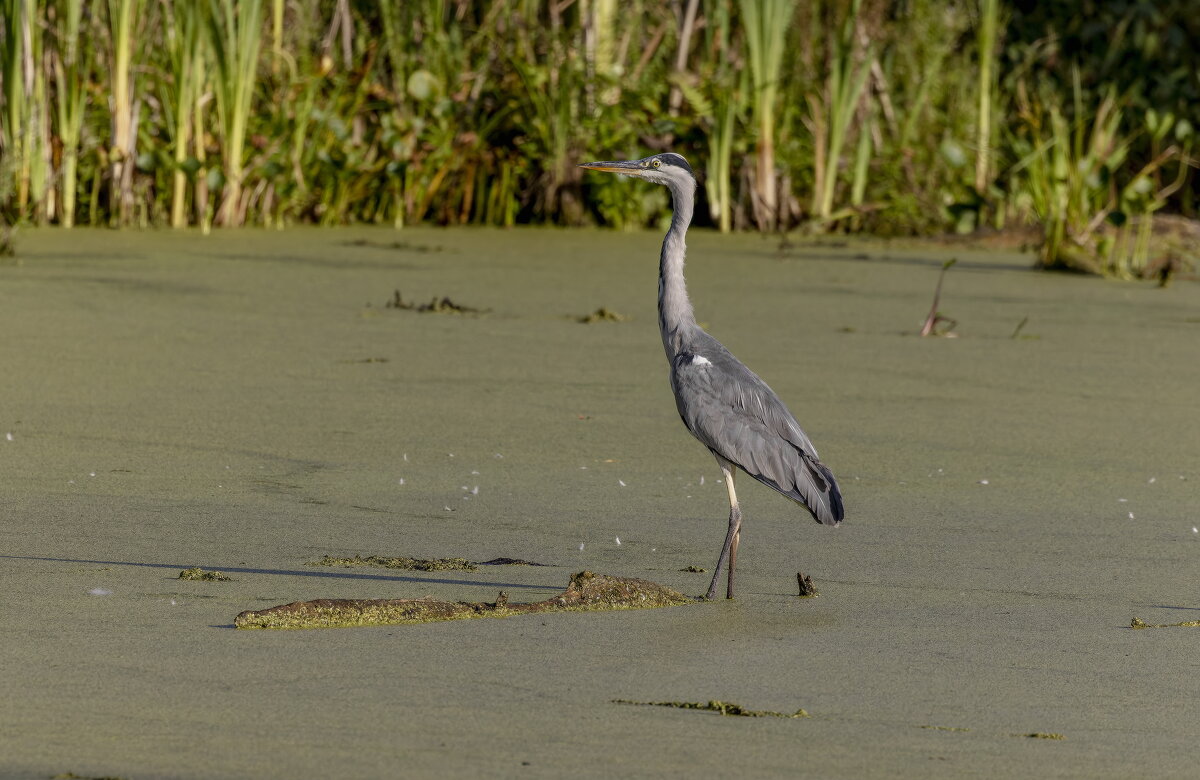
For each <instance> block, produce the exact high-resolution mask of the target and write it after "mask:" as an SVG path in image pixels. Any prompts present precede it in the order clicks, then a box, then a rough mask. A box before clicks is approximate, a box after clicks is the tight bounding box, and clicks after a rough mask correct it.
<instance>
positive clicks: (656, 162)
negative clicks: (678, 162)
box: [650, 160, 662, 168]
mask: <svg viewBox="0 0 1200 780" xmlns="http://www.w3.org/2000/svg"><path fill="white" fill-rule="evenodd" d="M650 164H651V165H653V166H654V167H655V168H661V167H662V160H655V161H654V162H652V163H650Z"/></svg>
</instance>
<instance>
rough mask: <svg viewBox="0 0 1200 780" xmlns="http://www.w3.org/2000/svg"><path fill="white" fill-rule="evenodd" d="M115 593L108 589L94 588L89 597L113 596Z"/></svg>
mask: <svg viewBox="0 0 1200 780" xmlns="http://www.w3.org/2000/svg"><path fill="white" fill-rule="evenodd" d="M112 594H113V592H112V591H111V590H109V589H108V588H92V589H91V590H89V591H88V595H89V596H111V595H112Z"/></svg>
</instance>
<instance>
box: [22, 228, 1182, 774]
mask: <svg viewBox="0 0 1200 780" xmlns="http://www.w3.org/2000/svg"><path fill="white" fill-rule="evenodd" d="M17 241H18V244H17V250H18V258H17V259H18V260H19V261H20V262H19V264H11V263H9V264H5V265H3V266H0V332H2V333H3V334H4V337H3V338H2V339H0V364H2V365H3V370H2V371H0V398H2V399H3V401H4V403H3V405H2V406H0V469H2V470H3V474H4V486H3V505H4V506H3V518H2V520H0V524H2V529H3V537H4V549H3V551H2V552H0V577H2V578H3V582H4V584H5V589H6V594H5V601H6V603H7V604H8V605H9V609H8V610H7V611H6V616H7V621H6V625H5V629H6V630H5V669H6V670H18V671H19V673H15V674H14V673H10V674H5V675H0V701H3V702H4V705H3V706H2V707H0V775H2V776H4V777H15V778H45V777H50V776H53V775H55V774H60V773H63V772H65V771H72V772H75V773H78V774H80V775H84V776H120V777H129V778H144V777H179V778H185V777H204V778H244V777H256V778H276V777H278V778H294V777H302V776H323V777H340V778H377V777H388V776H401V775H403V776H406V777H465V776H479V777H485V776H486V777H518V776H519V777H522V778H531V777H535V778H536V777H545V778H560V777H575V778H582V777H614V776H626V777H673V776H684V775H688V776H692V775H694V774H695V772H696V771H699V770H702V769H704V768H710V767H732V766H736V767H738V772H739V773H741V774H743V775H744V776H755V777H772V776H778V777H794V776H796V773H797V772H802V773H804V774H805V775H807V776H811V777H821V778H873V777H880V778H882V777H897V776H903V777H930V778H962V777H989V778H1008V777H1011V778H1027V777H1054V778H1067V777H1071V778H1075V777H1078V778H1109V777H1111V778H1118V777H1121V778H1124V777H1147V776H1153V777H1164V778H1169V777H1190V776H1193V774H1194V772H1195V764H1194V758H1193V755H1194V744H1195V734H1194V725H1195V718H1194V709H1195V679H1196V668H1195V657H1196V643H1195V633H1194V632H1192V631H1188V630H1180V631H1165V630H1164V631H1137V630H1132V629H1131V628H1130V617H1131V616H1132V615H1137V616H1139V618H1140V619H1143V620H1144V621H1145V622H1146V623H1148V624H1149V623H1153V624H1169V623H1176V622H1181V621H1190V620H1194V619H1195V618H1196V615H1197V612H1196V610H1197V609H1198V608H1200V602H1198V601H1197V587H1196V586H1197V571H1198V570H1200V569H1198V566H1197V564H1198V560H1197V557H1198V556H1200V539H1198V538H1197V534H1196V533H1195V532H1194V531H1193V527H1194V526H1196V525H1197V521H1198V517H1197V515H1196V508H1197V506H1200V495H1198V494H1197V488H1198V487H1200V473H1198V472H1197V470H1196V469H1197V460H1196V452H1197V451H1198V450H1200V429H1198V428H1197V425H1196V420H1197V419H1200V395H1197V392H1196V388H1197V387H1200V347H1198V346H1197V345H1198V344H1200V324H1198V323H1200V285H1197V284H1194V283H1188V282H1183V281H1180V282H1176V283H1175V284H1173V285H1171V286H1170V287H1168V288H1167V289H1157V288H1155V287H1154V286H1152V285H1141V284H1120V283H1113V282H1106V281H1101V280H1098V279H1089V278H1082V277H1071V276H1052V275H1051V276H1048V275H1038V274H1034V273H1031V272H1029V271H1027V270H1026V267H1027V265H1028V263H1029V258H1028V257H1022V256H1019V255H1005V254H995V253H980V252H971V251H967V250H956V251H955V252H953V253H948V252H945V251H942V250H934V249H924V248H919V247H918V248H898V247H892V246H888V245H886V244H882V243H871V242H866V243H852V244H850V245H832V244H814V243H809V244H797V245H796V246H794V247H792V248H791V249H790V250H788V251H787V252H786V253H783V254H781V253H780V252H779V251H778V249H777V241H776V240H775V239H770V240H764V239H760V238H758V237H754V236H733V237H722V236H718V235H714V234H707V233H702V232H701V233H696V234H695V235H693V236H692V237H691V240H690V249H689V251H690V255H689V263H688V279H689V284H690V289H691V292H692V296H693V301H694V303H695V305H696V312H697V317H698V319H699V320H700V321H701V322H702V323H703V324H704V325H705V326H706V327H708V328H709V329H710V331H711V332H712V333H714V334H715V335H716V336H717V337H718V338H720V339H722V341H723V342H724V343H725V344H726V345H727V346H728V347H729V348H730V349H731V350H732V351H733V352H734V353H735V354H737V355H738V356H739V357H740V358H741V359H742V360H744V361H745V362H746V363H747V364H748V365H749V366H750V367H751V368H753V369H754V370H755V371H756V372H757V373H758V374H760V375H761V376H762V377H763V378H764V379H766V381H767V382H769V383H770V384H771V386H772V387H773V388H774V389H775V391H776V392H778V393H779V395H780V396H781V397H783V398H784V399H785V401H786V402H787V403H788V405H789V406H790V407H791V409H792V410H793V412H795V414H796V416H797V417H798V419H799V420H800V421H801V423H802V424H803V425H804V427H805V429H806V431H807V432H808V434H809V435H810V436H811V438H812V439H813V441H814V442H815V443H816V445H817V447H818V448H819V450H820V454H821V456H822V459H823V460H824V461H825V462H826V463H828V464H829V466H830V467H831V468H832V469H833V471H834V473H835V474H836V475H837V476H838V478H839V479H840V481H841V484H842V487H843V491H844V494H845V502H846V507H847V520H846V522H845V523H844V524H843V525H842V527H840V528H837V529H829V528H824V527H820V526H818V525H817V524H815V523H813V522H812V521H811V519H809V518H808V517H807V515H805V514H804V513H803V512H802V511H801V510H799V509H798V508H797V507H796V506H795V505H793V504H791V503H790V502H788V501H787V500H785V499H783V498H781V497H780V496H778V495H776V494H774V493H772V492H771V491H770V490H768V489H766V488H764V487H762V486H760V485H758V484H756V483H754V482H753V481H752V480H749V479H746V478H743V479H742V480H740V481H739V482H738V488H739V490H738V494H739V497H740V498H741V502H742V509H743V513H744V520H743V529H742V540H741V547H740V551H739V556H738V562H739V570H738V571H739V579H738V583H739V598H738V600H736V601H734V602H732V603H727V602H725V601H724V600H721V601H718V602H714V603H709V604H698V605H694V606H690V607H688V608H686V609H663V610H626V611H616V612H596V613H567V614H547V615H538V616H530V617H526V618H521V619H519V620H464V621H451V622H442V623H435V624H428V625H423V626H408V627H378V628H362V629H356V630H352V631H345V630H344V631H284V632H272V631H234V630H233V629H232V626H231V620H232V617H233V616H234V615H236V614H237V613H238V612H240V611H242V610H246V609H262V608H264V607H268V606H271V605H274V604H283V603H288V602H293V601H301V600H310V599H321V598H328V599H372V598H387V599H392V598H420V597H422V596H426V595H429V596H432V597H434V598H437V599H444V600H448V601H469V602H479V601H491V600H492V599H494V598H495V596H496V593H497V592H499V591H505V592H507V593H508V594H509V596H510V598H511V600H512V601H513V602H526V601H539V600H544V599H547V598H550V597H552V596H554V595H555V594H556V593H559V592H561V589H562V584H563V579H564V576H565V574H566V573H567V572H571V571H580V570H582V569H589V570H591V571H598V572H605V573H608V574H613V575H619V576H622V577H638V578H643V579H647V580H651V581H654V582H660V583H662V584H664V585H667V586H669V587H671V588H674V589H676V590H679V591H681V592H683V593H685V594H688V595H691V596H696V595H699V594H700V593H702V592H703V590H704V588H705V587H706V585H707V577H705V576H702V575H697V574H693V573H688V572H681V571H680V569H682V568H684V567H686V566H689V565H698V564H699V565H703V566H707V567H711V566H712V564H713V563H714V562H715V559H716V556H717V553H718V550H719V546H720V544H721V541H722V538H723V535H724V532H725V526H726V517H727V512H728V509H727V504H726V490H725V486H724V485H722V484H720V483H719V482H718V481H717V480H718V478H719V477H720V472H719V471H718V469H717V468H716V464H715V463H714V462H713V460H712V458H711V456H709V455H708V454H707V453H706V452H705V451H704V449H703V448H702V447H701V446H700V445H699V444H697V442H696V441H695V440H693V439H692V438H691V437H690V436H689V435H688V434H687V433H686V431H685V430H684V429H683V427H682V426H681V425H680V424H679V418H678V414H677V413H676V410H675V405H674V402H673V400H672V398H671V395H670V391H669V389H668V385H667V376H666V364H665V361H664V359H663V353H662V346H661V343H660V341H659V335H658V332H657V328H656V319H657V318H656V313H655V311H654V305H655V293H656V285H657V279H656V274H657V259H658V247H659V242H660V236H658V235H654V234H650V233H633V234H614V233H602V232H591V231H555V230H514V231H507V232H506V231H493V230H435V229H414V230H410V231H404V232H403V233H400V234H397V233H394V232H392V231H389V230H382V229H345V230H324V231H322V230H316V229H306V230H294V231H285V232H274V231H271V232H267V231H255V230H246V231H240V232H222V233H217V234H214V235H212V236H209V237H201V236H199V235H196V234H190V233H189V234H181V235H175V234H169V233H166V232H142V233H138V232H132V231H131V232H122V233H114V232H105V231H87V230H75V231H53V232H50V231H47V232H39V231H33V230H29V231H21V232H20V233H19V234H18V236H17ZM950 256H957V257H958V258H959V262H958V263H957V264H956V265H955V266H954V267H953V268H952V269H951V270H950V271H949V273H948V274H947V276H946V281H945V285H944V287H943V290H942V299H941V302H940V306H939V308H940V310H941V311H942V312H943V313H944V314H945V315H946V316H949V317H952V318H953V319H955V320H956V321H957V323H958V324H957V326H956V327H955V330H954V333H955V334H957V338H953V339H946V338H938V339H919V338H917V337H916V336H915V335H914V334H915V333H916V331H917V330H918V329H919V328H920V326H921V322H922V320H923V318H924V317H925V315H926V313H927V312H928V309H929V305H930V300H931V297H932V293H933V285H934V283H935V281H936V276H937V273H938V271H939V269H940V268H941V266H942V263H943V261H944V260H946V259H947V258H948V257H950ZM396 290H402V291H403V295H404V297H403V300H404V301H417V302H423V301H430V300H442V299H444V298H448V299H449V300H451V301H453V302H454V303H455V304H458V305H462V306H470V307H472V308H474V309H477V310H479V312H485V313H480V314H476V315H472V316H437V315H435V314H433V313H423V312H419V311H415V310H406V309H402V308H401V309H397V308H390V307H388V306H387V303H388V302H389V300H394V293H395V291H396ZM601 309H604V310H608V311H614V312H621V313H622V315H624V316H626V317H627V318H628V319H626V320H624V321H611V322H604V323H602V324H597V325H584V324H581V323H579V322H578V321H576V320H577V318H578V317H579V316H580V315H581V314H582V313H584V312H595V311H597V310H601ZM1026 318H1028V319H1027V320H1026ZM1023 320H1024V321H1025V324H1024V325H1023V326H1022V327H1021V328H1020V331H1019V332H1020V335H1021V338H1017V339H1013V338H1010V336H1011V335H1012V334H1013V333H1014V330H1015V329H1016V328H1017V326H1018V325H1019V324H1020V323H1021V322H1022V321H1023ZM1026 337H1029V338H1026ZM702 478H703V481H702ZM618 540H619V541H618ZM399 554H403V555H405V556H414V557H418V558H421V559H434V558H439V557H447V556H453V557H462V558H464V559H465V560H468V561H488V560H491V559H494V558H496V557H498V556H513V557H517V558H521V559H525V560H530V561H543V562H547V563H554V564H556V566H557V567H558V568H552V567H531V566H480V567H478V568H477V569H475V570H473V571H462V570H449V571H428V572H424V571H407V570H397V569H384V568H377V567H351V568H342V567H324V566H322V567H314V566H308V565H306V563H307V562H309V561H313V560H317V559H320V558H321V557H322V556H324V555H332V556H335V557H339V558H347V559H352V558H353V557H354V556H364V557H365V556H371V555H399ZM193 566H199V567H201V568H203V569H206V570H218V571H221V572H224V573H226V574H228V575H230V576H231V577H233V580H232V581H230V582H224V583H220V584H219V586H214V585H213V584H210V583H181V582H179V581H178V580H177V579H175V578H176V577H177V576H178V573H179V572H180V570H181V569H184V568H189V567H193ZM798 571H802V572H804V573H805V574H810V575H811V576H812V578H813V580H814V582H816V583H817V585H818V587H819V588H820V591H821V598H819V599H798V598H796V579H795V575H796V572H798ZM168 581H170V583H168ZM193 591H194V593H193ZM614 699H626V700H632V701H643V702H709V701H722V702H730V701H732V702H742V703H745V704H747V705H750V706H753V707H754V708H755V709H756V710H761V711H770V712H784V713H786V712H794V711H795V710H796V707H797V706H803V707H804V708H805V710H807V711H808V712H809V713H811V714H812V715H813V717H812V718H810V719H805V720H804V721H803V722H802V723H800V722H795V721H790V720H781V719H776V718H724V717H704V716H703V715H702V714H696V713H689V712H680V711H677V710H673V709H671V708H666V707H630V706H615V705H612V704H610V702H612V701H613V700H614ZM925 724H953V725H954V726H955V727H956V728H961V729H965V730H964V731H961V732H955V733H948V732H945V731H940V730H936V729H927V728H919V727H920V726H922V725H925ZM1035 733H1037V734H1065V735H1068V736H1069V739H1067V740H1065V741H1049V740H1045V739H1014V738H1013V735H1025V734H1035Z"/></svg>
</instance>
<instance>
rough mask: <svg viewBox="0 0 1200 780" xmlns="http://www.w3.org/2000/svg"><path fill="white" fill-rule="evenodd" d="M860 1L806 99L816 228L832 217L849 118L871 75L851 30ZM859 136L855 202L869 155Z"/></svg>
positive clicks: (867, 60) (868, 55)
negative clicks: (824, 71) (819, 83)
mask: <svg viewBox="0 0 1200 780" xmlns="http://www.w3.org/2000/svg"><path fill="white" fill-rule="evenodd" d="M861 7H862V0H852V2H851V4H850V10H849V12H848V13H847V14H846V18H845V20H844V21H843V22H842V27H841V31H840V33H839V34H838V36H837V37H836V38H835V39H834V41H833V46H832V51H831V53H830V58H829V69H828V74H827V75H826V78H825V83H824V85H823V88H822V90H821V91H819V92H811V93H809V95H808V96H807V99H808V105H809V109H810V114H809V120H808V126H809V128H810V130H811V131H812V135H813V146H814V149H815V151H814V153H813V181H814V184H813V195H812V215H813V217H814V218H815V219H816V220H817V221H818V222H819V223H828V222H830V221H832V220H833V219H834V218H835V215H834V198H835V194H836V192H837V185H838V180H839V172H840V168H841V159H842V150H843V148H844V147H845V145H846V143H847V141H848V140H849V138H850V134H851V132H852V131H853V130H855V129H856V128H855V126H854V119H855V116H856V114H857V112H858V109H859V105H860V103H861V102H862V98H863V94H864V92H865V90H866V86H867V79H868V78H869V76H870V73H871V66H870V63H871V58H872V57H873V54H872V53H871V52H870V51H866V52H860V51H859V50H858V48H857V47H856V46H855V38H856V35H855V31H856V29H857V25H858V14H859V9H860V8H861ZM866 130H867V128H862V131H860V133H859V136H860V145H859V149H858V158H859V159H858V164H856V165H855V171H856V175H857V176H858V177H859V178H860V182H862V183H860V184H859V185H858V186H857V187H856V188H855V189H857V190H858V192H857V193H855V194H856V197H857V198H858V199H860V200H861V198H862V194H863V192H862V191H863V189H865V181H862V180H863V179H864V178H865V176H866V173H865V165H866V163H865V162H864V157H865V156H867V155H869V149H868V148H867V147H866V146H865V145H866V144H868V143H869V142H870V141H869V138H868V137H866V136H867V133H866V132H865V131H866Z"/></svg>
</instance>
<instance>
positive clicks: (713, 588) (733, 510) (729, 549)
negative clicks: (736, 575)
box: [705, 461, 742, 601]
mask: <svg viewBox="0 0 1200 780" xmlns="http://www.w3.org/2000/svg"><path fill="white" fill-rule="evenodd" d="M717 462H718V463H720V464H721V472H722V473H723V474H724V475H725V488H726V489H727V490H728V491H729V530H728V531H727V532H726V534H725V544H724V545H723V546H722V547H721V556H720V557H719V558H717V569H716V571H714V572H713V578H712V582H711V583H709V586H708V594H707V595H705V598H706V599H708V600H709V601H712V600H713V599H715V598H716V597H717V582H718V581H720V579H721V569H722V568H723V567H724V566H725V563H726V562H727V561H728V563H729V587H728V590H726V592H725V597H726V598H733V569H734V559H735V558H736V556H737V540H738V537H739V536H740V535H741V528H742V510H741V508H740V507H739V506H738V500H737V493H736V492H735V491H734V489H733V468H734V467H733V464H730V463H726V462H725V461H717Z"/></svg>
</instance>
